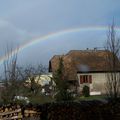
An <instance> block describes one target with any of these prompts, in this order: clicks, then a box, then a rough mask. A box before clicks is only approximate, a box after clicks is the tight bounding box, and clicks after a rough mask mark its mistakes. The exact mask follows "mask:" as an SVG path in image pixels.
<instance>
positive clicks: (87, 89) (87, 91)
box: [82, 85, 90, 97]
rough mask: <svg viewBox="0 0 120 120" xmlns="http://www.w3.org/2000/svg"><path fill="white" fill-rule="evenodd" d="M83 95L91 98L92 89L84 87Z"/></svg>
mask: <svg viewBox="0 0 120 120" xmlns="http://www.w3.org/2000/svg"><path fill="white" fill-rule="evenodd" d="M82 92H83V95H84V96H85V97H89V96H90V89H89V87H88V86H86V85H85V86H84V87H83V91H82Z"/></svg>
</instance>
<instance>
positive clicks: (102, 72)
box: [49, 49, 120, 95]
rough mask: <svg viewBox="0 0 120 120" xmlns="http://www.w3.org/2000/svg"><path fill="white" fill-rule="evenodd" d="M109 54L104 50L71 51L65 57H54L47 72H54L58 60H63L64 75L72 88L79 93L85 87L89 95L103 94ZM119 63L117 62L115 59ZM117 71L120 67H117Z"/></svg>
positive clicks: (108, 70)
mask: <svg viewBox="0 0 120 120" xmlns="http://www.w3.org/2000/svg"><path fill="white" fill-rule="evenodd" d="M108 54H111V53H110V52H109V51H106V50H97V49H94V50H89V49H87V50H71V51H69V52H68V53H67V54H65V55H55V56H53V57H52V58H51V60H50V61H49V71H50V72H53V73H54V72H55V71H56V70H57V68H58V66H59V58H60V57H62V58H63V64H64V69H65V74H66V75H67V76H68V82H69V83H71V85H72V88H76V87H77V92H78V93H81V92H82V89H83V87H84V86H85V85H87V86H88V87H89V88H90V94H91V95H93V94H105V92H106V89H105V88H106V79H107V78H106V73H108V72H110V69H108V67H107V65H106V57H107V55H108ZM117 61H118V63H119V60H118V58H117ZM117 66H118V68H117V71H119V70H120V69H119V68H120V65H117Z"/></svg>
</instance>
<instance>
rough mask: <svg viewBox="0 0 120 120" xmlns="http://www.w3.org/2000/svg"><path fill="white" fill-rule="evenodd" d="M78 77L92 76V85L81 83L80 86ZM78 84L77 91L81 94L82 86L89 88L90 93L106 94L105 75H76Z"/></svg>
mask: <svg viewBox="0 0 120 120" xmlns="http://www.w3.org/2000/svg"><path fill="white" fill-rule="evenodd" d="M80 75H91V76H92V83H91V84H90V83H83V84H80ZM77 76H78V80H79V81H78V82H79V87H78V91H79V92H81V91H82V88H83V86H84V85H87V86H89V87H90V92H98V93H100V92H101V93H102V94H104V93H105V92H106V90H105V87H106V85H105V84H106V73H78V74H77Z"/></svg>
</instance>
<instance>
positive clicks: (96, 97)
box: [76, 95, 106, 100]
mask: <svg viewBox="0 0 120 120" xmlns="http://www.w3.org/2000/svg"><path fill="white" fill-rule="evenodd" d="M105 98H106V97H105V96H103V95H94V96H89V97H84V96H81V97H77V98H76V100H104V99H105Z"/></svg>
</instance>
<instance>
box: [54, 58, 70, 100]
mask: <svg viewBox="0 0 120 120" xmlns="http://www.w3.org/2000/svg"><path fill="white" fill-rule="evenodd" d="M53 80H54V82H55V84H56V87H55V90H56V95H55V99H56V101H66V100H72V95H71V93H70V92H69V91H68V87H69V86H68V82H67V76H66V75H65V70H64V64H63V59H62V57H61V58H60V59H59V67H58V69H57V70H56V71H55V72H54V74H53Z"/></svg>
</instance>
